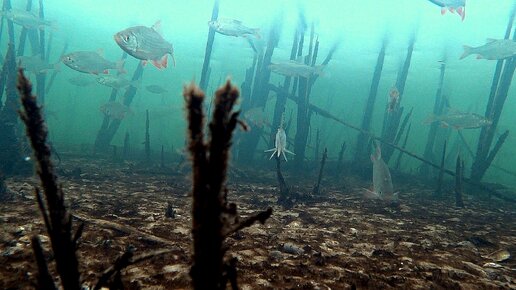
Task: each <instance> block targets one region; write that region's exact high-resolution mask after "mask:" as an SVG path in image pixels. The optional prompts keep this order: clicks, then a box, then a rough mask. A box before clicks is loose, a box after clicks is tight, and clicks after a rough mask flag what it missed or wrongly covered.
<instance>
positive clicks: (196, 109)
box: [183, 81, 272, 290]
mask: <svg viewBox="0 0 516 290" xmlns="http://www.w3.org/2000/svg"><path fill="white" fill-rule="evenodd" d="M183 95H184V97H185V100H186V110H187V114H188V116H187V118H188V133H189V134H188V135H189V138H188V143H189V146H188V148H189V151H190V154H191V156H192V175H193V188H192V197H193V204H192V236H193V263H192V266H191V269H190V276H191V278H192V286H193V289H195V290H204V289H213V290H217V289H221V290H222V289H226V283H227V281H228V280H232V282H231V283H232V285H233V287H235V288H236V287H237V285H236V280H235V278H236V277H235V275H234V274H235V273H236V272H235V271H236V265H235V263H234V261H233V262H232V263H229V264H226V265H224V261H223V260H224V253H225V251H226V249H225V247H224V246H223V242H224V240H225V238H226V237H227V236H228V235H230V234H232V233H234V232H236V231H238V230H240V229H242V228H245V227H248V226H250V225H252V224H254V222H256V221H260V222H261V223H264V222H265V220H266V219H267V218H269V217H270V215H271V214H272V209H270V208H269V209H268V210H267V211H265V212H260V213H258V214H256V215H253V216H251V217H249V218H247V219H245V220H240V219H239V217H238V214H237V206H236V205H235V204H228V203H227V189H226V174H227V169H228V157H229V148H230V146H231V139H232V135H233V131H234V130H235V128H236V126H237V124H238V119H237V118H238V114H239V113H238V112H233V107H234V105H235V103H236V101H237V99H238V96H239V92H238V89H237V88H236V87H234V86H232V85H231V84H230V82H229V81H228V82H227V83H226V85H225V86H223V87H221V88H220V89H219V90H217V92H216V93H215V101H214V110H213V117H212V120H211V122H210V124H209V131H210V138H209V141H208V142H206V141H205V135H204V118H205V116H204V110H203V102H204V99H205V96H204V92H202V91H201V90H200V88H198V87H196V86H195V85H190V86H188V87H186V88H185V90H184V93H183ZM223 217H224V218H223ZM232 221H236V222H234V223H233V222H232ZM224 272H226V273H228V274H226V275H224ZM229 273H232V274H233V275H230V274H229ZM230 276H232V277H233V278H231V277H230Z"/></svg>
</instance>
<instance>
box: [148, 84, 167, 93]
mask: <svg viewBox="0 0 516 290" xmlns="http://www.w3.org/2000/svg"><path fill="white" fill-rule="evenodd" d="M145 89H146V90H147V91H149V92H151V93H153V94H157V95H163V94H166V93H168V90H167V89H165V88H163V87H162V86H160V85H148V86H146V87H145Z"/></svg>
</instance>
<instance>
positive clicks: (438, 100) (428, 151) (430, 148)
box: [420, 62, 446, 176]
mask: <svg viewBox="0 0 516 290" xmlns="http://www.w3.org/2000/svg"><path fill="white" fill-rule="evenodd" d="M445 71H446V63H444V62H443V63H441V73H440V75H439V85H438V86H437V92H436V94H435V102H434V110H433V114H434V115H435V116H439V115H441V114H442V112H443V108H444V101H443V99H442V98H443V85H444V73H445ZM438 130H439V124H438V122H434V123H432V124H430V130H429V131H428V137H427V139H426V145H425V153H424V154H423V157H424V158H425V159H427V160H433V159H434V144H435V139H436V135H437V131H438ZM429 169H430V168H429V167H428V166H427V165H423V166H421V169H420V173H421V174H422V175H423V176H427V175H428V171H429Z"/></svg>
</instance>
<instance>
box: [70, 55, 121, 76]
mask: <svg viewBox="0 0 516 290" xmlns="http://www.w3.org/2000/svg"><path fill="white" fill-rule="evenodd" d="M61 61H62V62H63V63H64V64H65V65H66V66H68V67H69V68H71V69H73V70H76V71H79V72H83V73H89V74H96V75H97V74H99V73H105V74H107V73H108V70H110V69H116V70H118V72H119V73H125V70H124V68H123V66H124V60H120V61H118V62H112V61H109V60H107V59H105V58H104V57H103V56H102V54H101V52H97V51H75V52H71V53H68V54H65V55H64V56H63V57H62V58H61Z"/></svg>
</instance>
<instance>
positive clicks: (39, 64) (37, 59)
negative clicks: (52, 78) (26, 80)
mask: <svg viewBox="0 0 516 290" xmlns="http://www.w3.org/2000/svg"><path fill="white" fill-rule="evenodd" d="M16 63H17V64H18V67H20V68H23V69H24V70H27V71H30V72H33V73H35V74H38V73H46V72H47V71H49V70H53V69H59V63H47V62H46V61H44V60H42V59H41V56H40V55H39V54H38V55H34V56H25V55H23V56H18V57H17V58H16Z"/></svg>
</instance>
